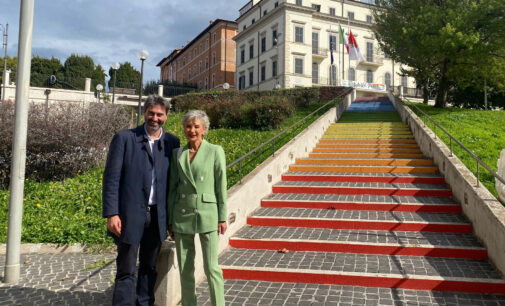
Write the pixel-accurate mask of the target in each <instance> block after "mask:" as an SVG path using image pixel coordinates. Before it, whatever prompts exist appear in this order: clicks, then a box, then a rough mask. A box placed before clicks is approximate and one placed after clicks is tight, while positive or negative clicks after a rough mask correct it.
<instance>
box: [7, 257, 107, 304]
mask: <svg viewBox="0 0 505 306" xmlns="http://www.w3.org/2000/svg"><path fill="white" fill-rule="evenodd" d="M114 259H115V255H114V254H26V255H21V263H22V266H21V279H20V281H19V283H17V284H14V285H12V284H4V283H1V282H0V305H6V306H7V305H9V306H12V305H22V306H25V305H37V306H40V305H110V304H111V301H112V285H113V282H114V275H115V270H116V265H115V262H114ZM4 265H5V255H0V271H2V273H1V275H3V271H4ZM0 281H1V278H0Z"/></svg>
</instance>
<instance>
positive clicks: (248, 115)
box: [241, 96, 295, 130]
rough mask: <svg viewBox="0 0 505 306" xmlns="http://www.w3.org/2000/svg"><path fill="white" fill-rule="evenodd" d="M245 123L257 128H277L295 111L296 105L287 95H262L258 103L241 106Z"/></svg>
mask: <svg viewBox="0 0 505 306" xmlns="http://www.w3.org/2000/svg"><path fill="white" fill-rule="evenodd" d="M241 113H242V114H243V116H244V120H243V122H244V124H245V125H246V126H247V127H251V128H253V129H257V130H267V129H274V128H277V127H278V126H279V125H280V124H281V123H282V122H283V121H284V120H285V119H287V118H289V117H291V116H292V115H293V114H294V113H295V107H294V106H293V104H292V103H291V102H290V101H289V100H288V99H287V98H286V97H274V96H270V97H262V98H260V99H258V100H257V101H256V103H248V104H244V105H243V106H242V107H241Z"/></svg>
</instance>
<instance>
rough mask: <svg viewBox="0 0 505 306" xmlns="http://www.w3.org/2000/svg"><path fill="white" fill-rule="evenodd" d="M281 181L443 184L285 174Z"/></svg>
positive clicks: (431, 179) (392, 178)
mask: <svg viewBox="0 0 505 306" xmlns="http://www.w3.org/2000/svg"><path fill="white" fill-rule="evenodd" d="M282 180H283V181H295V182H305V181H311V182H357V183H407V184H408V183H410V184H414V183H418V184H445V179H444V178H443V177H429V176H428V177H408V176H390V177H385V176H353V175H293V174H285V175H283V176H282Z"/></svg>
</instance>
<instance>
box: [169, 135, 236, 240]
mask: <svg viewBox="0 0 505 306" xmlns="http://www.w3.org/2000/svg"><path fill="white" fill-rule="evenodd" d="M172 161H176V162H174V163H173V164H172V166H171V167H170V184H169V192H168V208H169V211H170V216H169V220H168V221H169V224H171V225H172V231H174V232H175V233H184V234H196V233H207V232H212V231H216V230H217V226H218V222H221V221H226V215H227V213H226V159H225V156H224V150H223V148H222V147H221V146H218V145H213V144H211V143H209V142H207V141H206V140H205V139H204V140H203V141H202V144H201V145H200V148H199V149H198V152H197V153H196V156H195V157H194V159H193V162H192V163H190V162H189V149H188V145H186V146H184V147H183V148H181V150H180V151H179V149H175V150H173V151H172Z"/></svg>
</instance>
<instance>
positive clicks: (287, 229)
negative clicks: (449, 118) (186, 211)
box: [198, 101, 505, 305]
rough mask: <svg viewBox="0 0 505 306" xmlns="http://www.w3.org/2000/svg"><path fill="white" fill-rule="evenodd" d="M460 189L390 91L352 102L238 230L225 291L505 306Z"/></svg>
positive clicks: (276, 300)
mask: <svg viewBox="0 0 505 306" xmlns="http://www.w3.org/2000/svg"><path fill="white" fill-rule="evenodd" d="M451 196H452V192H451V190H450V188H449V187H448V186H447V185H446V184H445V181H444V179H443V177H441V176H440V175H439V174H438V169H437V167H436V166H435V165H434V164H433V162H432V161H431V160H429V159H427V158H425V157H424V156H423V154H422V153H421V151H420V150H419V147H418V146H417V144H416V142H415V139H414V138H413V136H412V134H411V132H410V130H409V128H408V127H407V126H406V125H405V124H403V123H401V121H400V118H399V116H398V114H397V113H396V112H395V111H394V108H393V107H392V104H391V103H390V102H385V101H378V102H359V103H353V104H352V105H351V107H350V108H349V109H348V110H347V111H346V112H345V113H344V115H343V116H342V118H341V119H340V120H339V122H338V123H335V124H333V125H332V126H330V128H328V130H327V131H326V132H325V134H324V135H323V137H322V138H321V140H320V142H319V144H318V145H317V146H316V148H314V149H313V151H312V153H310V154H309V156H308V157H307V158H300V159H297V160H296V162H295V164H293V165H291V166H290V169H289V172H287V173H285V174H284V175H283V177H282V181H281V182H279V183H277V184H275V185H274V186H273V188H272V194H271V195H269V196H268V197H267V198H265V199H264V200H263V201H262V203H261V208H259V209H258V210H256V211H255V212H254V213H253V214H252V215H251V216H250V217H249V218H248V226H247V227H245V228H243V229H242V230H240V231H239V232H238V233H237V234H236V235H235V236H234V237H232V238H231V239H230V246H231V247H230V248H229V249H228V250H227V251H226V252H224V253H223V254H222V255H221V256H220V259H219V261H220V264H221V267H222V269H223V273H224V277H225V295H226V301H227V303H229V304H234V303H235V304H237V305H239V304H240V305H243V304H250V305H259V304H262V305H263V304H266V305H274V304H275V305H302V304H307V305H311V304H321V305H324V304H326V305H336V304H344V303H346V304H349V305H361V304H373V305H393V304H408V303H413V304H444V305H445V304H451V303H452V304H466V305H484V304H486V305H487V304H493V305H499V304H503V305H505V282H504V280H503V279H502V277H501V275H500V274H499V272H498V271H497V270H495V269H494V268H493V266H492V265H491V264H490V263H489V262H488V261H487V252H486V249H485V248H483V247H482V245H481V244H479V242H478V241H477V240H476V238H475V237H474V236H473V235H472V225H471V224H470V223H469V222H468V221H467V220H466V219H465V217H464V216H463V215H462V214H461V206H460V205H459V203H456V202H455V201H454V200H453V199H452V198H451ZM501 243H503V242H501ZM198 291H199V299H200V301H201V302H202V303H203V304H206V303H208V292H207V284H206V283H204V284H202V285H201V286H200V287H199V288H198ZM206 299H207V300H206Z"/></svg>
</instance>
